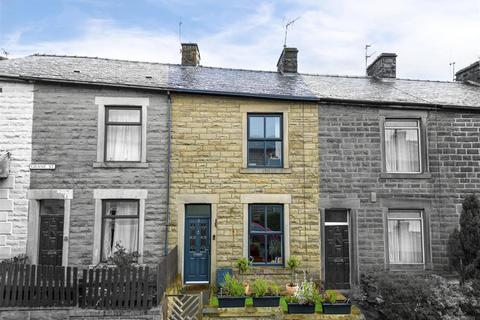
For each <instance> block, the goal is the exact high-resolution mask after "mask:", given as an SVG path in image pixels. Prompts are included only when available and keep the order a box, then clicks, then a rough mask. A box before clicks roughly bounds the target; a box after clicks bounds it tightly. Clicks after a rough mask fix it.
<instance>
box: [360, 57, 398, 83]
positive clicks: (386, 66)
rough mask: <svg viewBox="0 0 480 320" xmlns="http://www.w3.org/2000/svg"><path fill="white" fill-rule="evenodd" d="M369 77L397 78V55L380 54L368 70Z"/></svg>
mask: <svg viewBox="0 0 480 320" xmlns="http://www.w3.org/2000/svg"><path fill="white" fill-rule="evenodd" d="M367 75H368V76H369V77H375V78H396V77H397V55H396V54H395V53H382V54H380V55H379V56H378V57H377V58H376V59H375V60H374V61H373V62H372V63H371V64H370V65H369V66H368V68H367Z"/></svg>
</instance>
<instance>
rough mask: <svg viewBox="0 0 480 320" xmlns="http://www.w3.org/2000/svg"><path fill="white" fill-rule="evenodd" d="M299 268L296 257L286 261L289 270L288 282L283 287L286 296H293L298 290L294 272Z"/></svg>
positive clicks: (298, 261)
mask: <svg viewBox="0 0 480 320" xmlns="http://www.w3.org/2000/svg"><path fill="white" fill-rule="evenodd" d="M299 266H300V260H299V259H298V258H297V257H295V256H291V257H290V258H288V259H287V269H288V270H290V282H289V283H287V285H286V286H285V290H286V293H287V295H289V296H291V295H293V294H294V293H295V292H296V291H297V290H298V284H297V281H296V279H295V275H296V274H295V272H296V270H297V269H298V267H299Z"/></svg>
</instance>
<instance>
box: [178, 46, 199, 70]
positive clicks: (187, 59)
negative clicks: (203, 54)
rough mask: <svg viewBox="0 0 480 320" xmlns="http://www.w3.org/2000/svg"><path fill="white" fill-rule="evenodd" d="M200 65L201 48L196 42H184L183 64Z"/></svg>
mask: <svg viewBox="0 0 480 320" xmlns="http://www.w3.org/2000/svg"><path fill="white" fill-rule="evenodd" d="M198 65H200V50H199V49H198V45H197V44H196V43H182V66H193V67H196V66H198Z"/></svg>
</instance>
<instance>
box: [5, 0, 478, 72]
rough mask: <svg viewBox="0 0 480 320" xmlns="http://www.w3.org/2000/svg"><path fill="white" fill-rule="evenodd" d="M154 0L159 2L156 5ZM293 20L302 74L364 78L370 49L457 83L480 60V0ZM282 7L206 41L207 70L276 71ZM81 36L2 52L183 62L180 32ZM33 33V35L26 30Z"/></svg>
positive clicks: (294, 10) (332, 7)
mask: <svg viewBox="0 0 480 320" xmlns="http://www.w3.org/2000/svg"><path fill="white" fill-rule="evenodd" d="M152 1H153V0H152ZM284 5H288V7H289V8H290V9H289V11H288V17H287V18H295V17H297V16H301V19H300V20H299V21H297V22H296V23H295V24H294V25H293V27H292V28H291V29H290V30H289V37H288V44H289V45H291V46H295V47H297V48H298V49H299V69H300V71H301V72H309V73H322V74H352V75H361V74H363V73H364V45H365V44H366V43H371V42H375V44H374V46H373V50H374V51H377V53H380V52H396V53H397V54H398V59H397V69H398V72H397V75H398V76H399V77H405V78H422V79H440V80H450V78H451V69H450V66H449V62H451V61H456V66H457V69H458V68H460V67H463V66H466V65H468V64H470V63H472V62H473V61H474V60H475V59H478V58H479V56H480V41H479V40H480V0H459V1H455V2H454V1H450V0H448V1H447V0H424V1H415V0H402V1H399V0H398V1H395V2H393V1H375V0H362V1H358V0H342V1H338V0H324V1H317V0H286V3H283V4H282V6H284ZM276 6H277V4H275V3H274V2H264V3H262V4H259V5H258V6H257V7H256V8H255V10H253V12H252V13H251V15H250V16H246V17H245V16H239V17H238V19H237V20H234V21H230V22H229V24H227V25H224V26H219V28H218V29H217V31H216V32H213V33H209V34H205V35H204V36H202V37H200V38H198V39H185V40H188V41H193V42H198V43H199V46H200V51H201V54H202V64H204V65H211V66H223V67H233V68H249V69H252V68H253V69H263V70H275V65H276V62H277V59H278V56H279V54H280V51H281V49H282V45H283V35H284V29H283V24H284V20H283V19H282V17H280V16H279V15H278V12H276V10H277V11H278V7H276ZM82 30H83V33H82V35H81V36H80V37H78V38H73V39H67V40H59V41H43V42H29V43H24V42H22V41H21V39H22V37H21V32H17V33H15V34H12V35H10V36H9V37H8V38H7V41H6V43H4V44H2V47H7V48H8V49H9V51H10V52H11V53H12V54H13V55H14V56H22V55H26V54H31V53H34V52H40V53H55V54H69V55H89V56H101V57H110V58H120V59H134V60H145V61H161V62H170V63H178V62H179V61H180V56H179V55H180V54H179V44H178V35H177V31H176V30H145V29H141V28H135V27H130V28H125V27H120V26H119V25H118V24H116V23H115V21H113V20H89V21H86V23H85V26H84V27H83V29H82ZM25 32H26V31H25Z"/></svg>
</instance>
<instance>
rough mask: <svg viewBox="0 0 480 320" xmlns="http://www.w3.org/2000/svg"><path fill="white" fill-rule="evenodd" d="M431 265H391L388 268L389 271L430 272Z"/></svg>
mask: <svg viewBox="0 0 480 320" xmlns="http://www.w3.org/2000/svg"><path fill="white" fill-rule="evenodd" d="M430 269H431V266H430V264H429V263H426V264H390V265H389V266H388V270H389V271H422V270H430Z"/></svg>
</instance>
